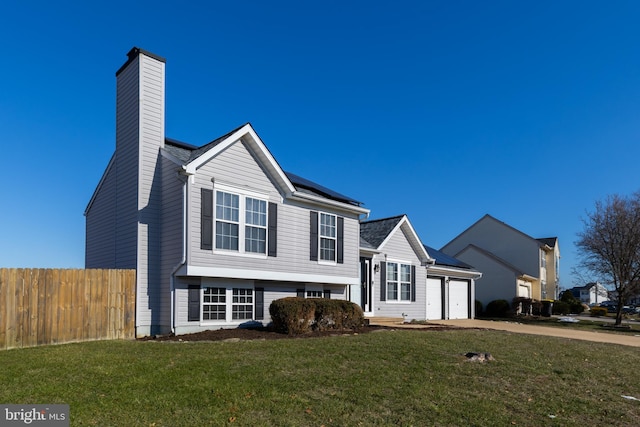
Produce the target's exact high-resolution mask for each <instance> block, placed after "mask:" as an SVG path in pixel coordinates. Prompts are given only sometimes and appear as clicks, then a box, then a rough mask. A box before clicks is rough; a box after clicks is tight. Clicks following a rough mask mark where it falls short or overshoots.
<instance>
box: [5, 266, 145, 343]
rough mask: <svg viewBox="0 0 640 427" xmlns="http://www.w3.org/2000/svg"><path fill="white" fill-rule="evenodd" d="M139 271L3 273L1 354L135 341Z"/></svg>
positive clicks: (15, 269) (8, 271) (52, 270)
mask: <svg viewBox="0 0 640 427" xmlns="http://www.w3.org/2000/svg"><path fill="white" fill-rule="evenodd" d="M135 283H136V272H135V270H77V269H76V270H62V269H60V270H59V269H19V268H2V269H0V349H9V348H15V347H32V346H37V345H44V344H58V343H66V342H73V341H89V340H100V339H124V338H135V325H134V323H135Z"/></svg>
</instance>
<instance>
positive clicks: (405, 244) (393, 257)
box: [373, 229, 427, 321]
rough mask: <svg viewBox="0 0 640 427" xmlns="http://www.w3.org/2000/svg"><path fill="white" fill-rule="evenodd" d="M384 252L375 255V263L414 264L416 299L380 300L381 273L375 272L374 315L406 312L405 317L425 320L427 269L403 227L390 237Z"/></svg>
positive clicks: (397, 314)
mask: <svg viewBox="0 0 640 427" xmlns="http://www.w3.org/2000/svg"><path fill="white" fill-rule="evenodd" d="M381 249H382V254H380V255H376V256H375V257H374V261H373V262H374V265H375V264H378V263H380V262H385V255H386V259H387V260H388V261H389V262H410V263H411V264H412V265H414V266H415V267H416V268H415V272H416V277H415V283H416V298H415V299H416V300H415V301H412V302H402V303H400V302H390V301H380V292H381V289H380V280H381V278H380V275H381V273H380V272H378V273H375V274H374V286H373V293H374V299H375V302H374V315H375V316H381V317H402V314H403V313H404V314H406V316H405V319H406V320H408V321H410V320H413V319H415V320H424V319H425V317H426V283H427V270H426V268H425V267H423V266H421V265H420V259H419V258H418V256H417V255H416V253H415V251H414V250H413V248H412V247H411V245H410V244H409V241H408V240H407V236H406V235H405V233H404V231H403V230H402V229H399V230H397V231H396V232H395V233H394V234H393V235H392V236H391V238H390V239H389V241H388V242H387V243H386V244H385V245H384V246H383V247H382V248H381Z"/></svg>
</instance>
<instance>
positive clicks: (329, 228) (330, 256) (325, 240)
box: [320, 213, 336, 261]
mask: <svg viewBox="0 0 640 427" xmlns="http://www.w3.org/2000/svg"><path fill="white" fill-rule="evenodd" d="M320 259H321V260H323V261H335V260H336V216H335V215H331V214H326V213H320Z"/></svg>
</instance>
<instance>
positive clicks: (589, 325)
mask: <svg viewBox="0 0 640 427" xmlns="http://www.w3.org/2000/svg"><path fill="white" fill-rule="evenodd" d="M587 316H588V315H585V316H583V317H582V318H581V319H580V321H579V322H576V323H572V322H562V321H560V320H559V318H558V317H526V316H522V317H516V318H512V319H498V318H494V319H487V320H494V321H498V322H517V323H524V324H527V325H536V326H552V327H557V328H565V329H579V330H585V331H594V332H602V333H612V334H625V335H626V334H631V335H637V334H639V333H640V324H638V323H635V322H627V321H623V325H622V328H614V326H613V323H611V322H607V321H605V320H603V319H602V318H599V317H592V318H586V317H587ZM561 317H568V318H571V317H572V316H561ZM482 320H485V319H482ZM639 425H640V423H639Z"/></svg>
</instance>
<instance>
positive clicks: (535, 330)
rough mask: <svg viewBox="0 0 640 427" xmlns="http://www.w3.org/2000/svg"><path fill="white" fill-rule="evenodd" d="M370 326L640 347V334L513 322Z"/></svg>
mask: <svg viewBox="0 0 640 427" xmlns="http://www.w3.org/2000/svg"><path fill="white" fill-rule="evenodd" d="M370 323H371V324H372V325H381V326H387V327H397V328H407V329H420V328H422V329H424V328H428V327H437V326H453V327H458V328H473V329H493V330H496V331H507V332H514V333H518V334H530V335H544V336H548V337H558V338H569V339H574V340H583V341H592V342H602V343H609V344H620V345H628V346H632V347H640V333H638V334H615V333H608V332H592V331H581V330H576V329H565V328H556V327H551V326H534V325H525V324H522V323H518V322H517V321H516V320H514V321H494V320H478V319H460V320H434V321H431V322H429V323H428V324H426V325H411V324H407V323H403V322H402V319H393V318H375V317H374V318H371V319H370Z"/></svg>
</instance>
